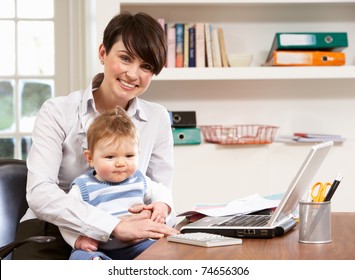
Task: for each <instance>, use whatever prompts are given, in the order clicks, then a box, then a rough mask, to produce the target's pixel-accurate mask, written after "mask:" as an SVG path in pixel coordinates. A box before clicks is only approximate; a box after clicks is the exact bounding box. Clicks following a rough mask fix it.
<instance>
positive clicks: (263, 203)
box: [178, 194, 280, 217]
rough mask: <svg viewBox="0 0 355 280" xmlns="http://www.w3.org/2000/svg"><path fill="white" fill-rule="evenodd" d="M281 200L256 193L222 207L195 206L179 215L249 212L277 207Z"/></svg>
mask: <svg viewBox="0 0 355 280" xmlns="http://www.w3.org/2000/svg"><path fill="white" fill-rule="evenodd" d="M279 202H280V200H275V199H265V198H263V197H261V196H260V195H259V194H254V195H251V196H247V197H244V198H240V199H236V200H233V201H231V202H230V203H228V204H227V205H224V206H221V207H212V208H205V207H202V208H197V209H196V208H195V209H193V210H191V211H186V212H183V213H180V214H179V215H178V216H192V215H197V214H202V215H205V216H214V217H221V216H229V215H236V214H249V213H253V212H256V211H261V210H265V209H271V208H276V207H277V205H278V204H279Z"/></svg>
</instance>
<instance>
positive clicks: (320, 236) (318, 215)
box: [299, 201, 332, 243]
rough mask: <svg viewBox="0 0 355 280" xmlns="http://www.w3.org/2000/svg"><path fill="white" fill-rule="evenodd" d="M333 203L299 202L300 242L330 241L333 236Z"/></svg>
mask: <svg viewBox="0 0 355 280" xmlns="http://www.w3.org/2000/svg"><path fill="white" fill-rule="evenodd" d="M330 213H331V204H330V201H325V202H306V201H300V202H299V242H301V243H329V242H331V241H332V238H331V216H330Z"/></svg>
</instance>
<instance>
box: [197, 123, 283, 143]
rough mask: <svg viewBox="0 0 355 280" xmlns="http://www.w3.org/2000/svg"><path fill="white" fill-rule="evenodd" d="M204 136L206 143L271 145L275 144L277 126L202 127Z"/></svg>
mask: <svg viewBox="0 0 355 280" xmlns="http://www.w3.org/2000/svg"><path fill="white" fill-rule="evenodd" d="M200 128H201V132H202V135H203V137H204V139H205V141H206V142H210V143H217V144H234V145H235V144H238V145H241V144H270V143H272V142H273V140H274V138H275V135H276V132H277V129H278V127H277V126H270V125H256V124H246V125H202V126H200Z"/></svg>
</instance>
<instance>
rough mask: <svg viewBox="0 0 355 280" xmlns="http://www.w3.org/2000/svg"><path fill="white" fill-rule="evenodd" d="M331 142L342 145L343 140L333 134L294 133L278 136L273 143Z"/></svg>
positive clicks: (341, 137)
mask: <svg viewBox="0 0 355 280" xmlns="http://www.w3.org/2000/svg"><path fill="white" fill-rule="evenodd" d="M327 141H333V142H334V143H342V142H344V141H345V138H344V137H343V136H341V135H335V134H319V133H299V132H296V133H294V134H293V135H291V136H279V137H277V138H276V139H275V142H299V143H320V142H327Z"/></svg>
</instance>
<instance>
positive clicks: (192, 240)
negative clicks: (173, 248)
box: [167, 232, 242, 247]
mask: <svg viewBox="0 0 355 280" xmlns="http://www.w3.org/2000/svg"><path fill="white" fill-rule="evenodd" d="M167 239H168V241H172V242H178V243H185V244H191V245H197V246H203V247H216V246H228V245H240V244H242V239H239V238H233V237H227V236H222V235H217V234H212V233H205V232H192V233H179V234H174V235H170V236H168V237H167Z"/></svg>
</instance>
